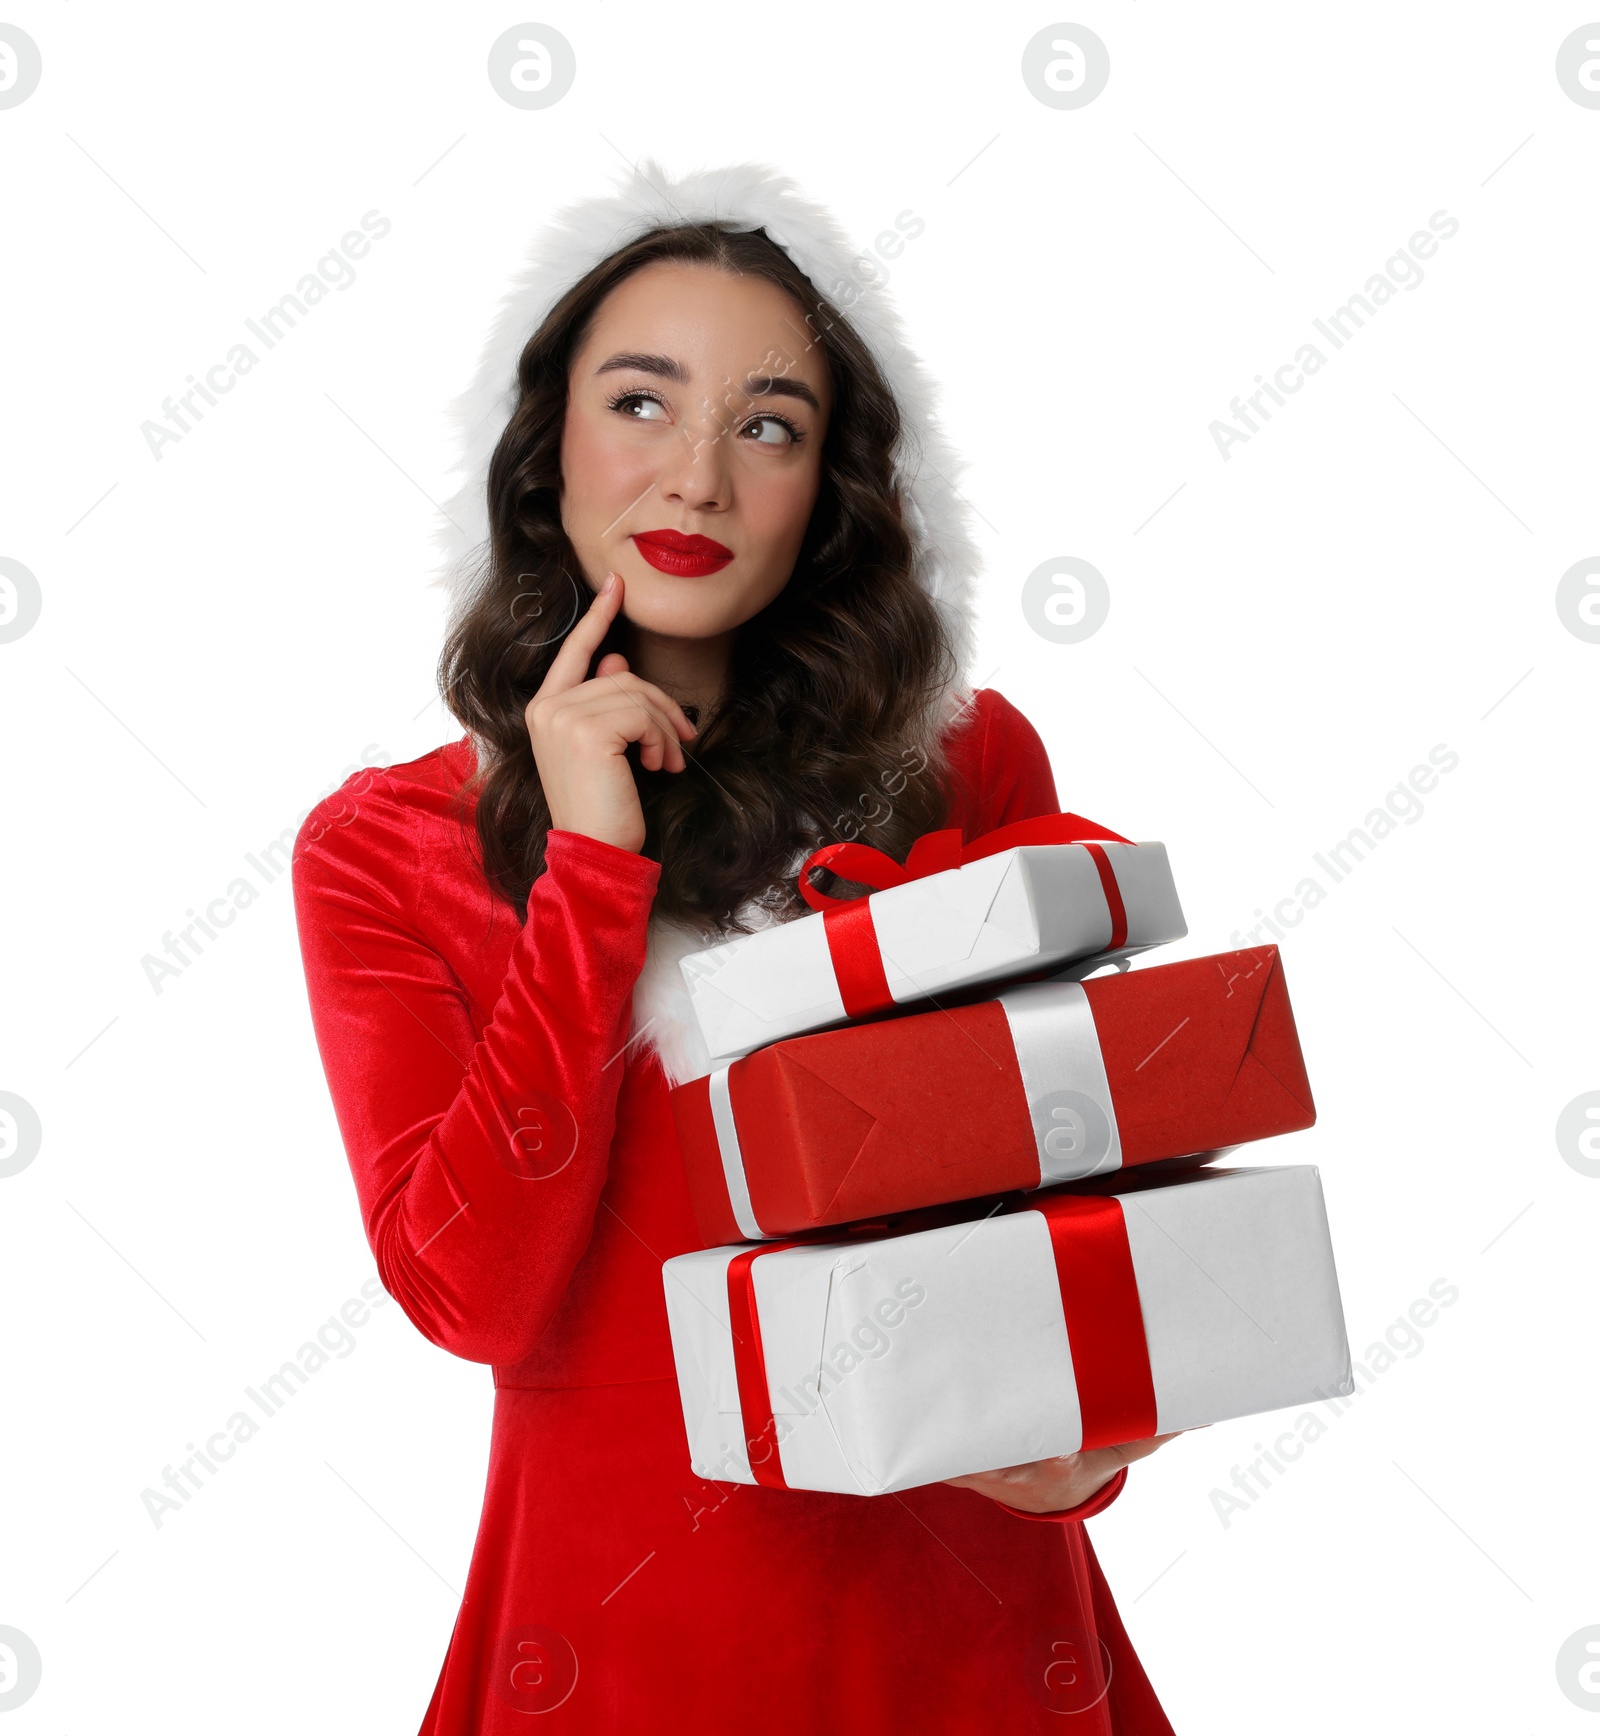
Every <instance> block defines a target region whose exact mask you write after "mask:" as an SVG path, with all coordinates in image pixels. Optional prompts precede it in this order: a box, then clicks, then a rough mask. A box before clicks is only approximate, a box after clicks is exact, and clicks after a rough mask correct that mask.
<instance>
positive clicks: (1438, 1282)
mask: <svg viewBox="0 0 1600 1736" xmlns="http://www.w3.org/2000/svg"><path fill="white" fill-rule="evenodd" d="M1429 1296H1431V1297H1432V1298H1433V1300H1432V1301H1431V1302H1430V1301H1429V1300H1428V1297H1429ZM1460 1296H1461V1291H1460V1290H1459V1289H1458V1288H1457V1287H1456V1286H1455V1285H1454V1284H1452V1283H1451V1282H1450V1281H1449V1279H1447V1278H1435V1279H1434V1280H1433V1282H1432V1283H1431V1284H1430V1285H1429V1286H1428V1295H1427V1296H1418V1297H1417V1298H1416V1300H1415V1301H1414V1302H1412V1304H1411V1306H1410V1307H1409V1308H1408V1309H1407V1310H1406V1311H1405V1313H1404V1314H1401V1315H1397V1316H1396V1318H1395V1319H1394V1320H1393V1321H1391V1322H1390V1324H1389V1326H1388V1327H1387V1328H1385V1330H1384V1334H1383V1337H1382V1338H1381V1339H1376V1340H1374V1341H1373V1342H1372V1343H1371V1344H1369V1345H1368V1346H1367V1349H1366V1353H1365V1355H1364V1357H1363V1359H1362V1360H1361V1361H1360V1362H1352V1363H1351V1365H1350V1372H1351V1375H1352V1377H1353V1379H1354V1386H1353V1388H1352V1391H1351V1393H1350V1394H1349V1395H1348V1396H1344V1397H1340V1396H1337V1395H1334V1394H1331V1393H1323V1392H1322V1391H1321V1389H1320V1388H1319V1389H1318V1392H1317V1397H1318V1399H1319V1400H1320V1401H1321V1403H1322V1405H1323V1406H1324V1407H1325V1408H1326V1409H1327V1410H1328V1411H1329V1412H1330V1413H1331V1415H1332V1416H1333V1417H1334V1418H1338V1417H1342V1416H1343V1415H1344V1414H1345V1413H1346V1412H1347V1411H1348V1410H1350V1409H1351V1408H1352V1407H1353V1406H1354V1404H1355V1402H1356V1400H1357V1399H1358V1398H1360V1397H1361V1395H1362V1393H1363V1392H1365V1391H1366V1389H1367V1387H1370V1386H1371V1385H1372V1383H1373V1381H1375V1380H1376V1379H1377V1378H1378V1376H1379V1375H1380V1374H1385V1373H1387V1372H1388V1370H1389V1369H1391V1368H1393V1367H1394V1365H1395V1359H1396V1357H1397V1356H1400V1357H1404V1358H1405V1360H1406V1361H1407V1362H1410V1361H1411V1360H1412V1359H1413V1358H1415V1357H1418V1356H1420V1355H1421V1354H1422V1352H1423V1350H1424V1348H1425V1347H1426V1345H1427V1340H1426V1339H1425V1338H1424V1337H1423V1336H1422V1333H1421V1331H1420V1330H1419V1329H1420V1328H1422V1327H1425V1326H1432V1325H1433V1324H1434V1322H1435V1321H1436V1320H1437V1319H1438V1318H1439V1309H1440V1308H1448V1307H1450V1305H1451V1304H1452V1303H1454V1302H1456V1301H1458V1300H1459V1299H1460ZM1435 1303H1437V1304H1438V1306H1437V1307H1436V1306H1435V1305H1434V1304H1435ZM1363 1383H1365V1384H1363ZM1328 1428H1329V1424H1328V1423H1327V1422H1325V1421H1324V1420H1323V1419H1322V1418H1321V1417H1319V1416H1318V1415H1317V1413H1316V1412H1315V1411H1309V1410H1308V1411H1302V1412H1301V1413H1300V1415H1299V1416H1297V1417H1296V1418H1295V1419H1294V1426H1293V1427H1292V1428H1289V1429H1285V1430H1284V1432H1283V1433H1282V1434H1281V1435H1279V1436H1278V1438H1277V1439H1276V1440H1275V1441H1274V1442H1273V1443H1272V1446H1271V1447H1270V1448H1268V1447H1267V1446H1265V1445H1264V1444H1263V1443H1262V1442H1260V1441H1257V1442H1256V1452H1257V1453H1259V1454H1260V1457H1259V1458H1257V1459H1254V1460H1252V1461H1251V1462H1250V1464H1248V1465H1244V1466H1239V1465H1235V1466H1234V1467H1233V1471H1232V1475H1231V1476H1230V1478H1229V1481H1230V1482H1231V1483H1232V1484H1233V1488H1234V1490H1235V1491H1237V1493H1231V1492H1230V1491H1229V1490H1227V1489H1213V1490H1212V1491H1211V1496H1210V1499H1211V1511H1212V1512H1213V1513H1215V1514H1216V1516H1217V1519H1218V1521H1219V1522H1220V1523H1221V1525H1222V1529H1223V1530H1224V1531H1226V1530H1227V1529H1228V1527H1229V1526H1230V1525H1231V1524H1232V1523H1233V1517H1234V1515H1235V1514H1236V1513H1248V1512H1249V1511H1250V1509H1251V1507H1253V1506H1254V1505H1255V1503H1256V1502H1257V1501H1259V1500H1260V1499H1261V1497H1262V1495H1263V1494H1264V1493H1265V1491H1266V1490H1268V1489H1270V1488H1271V1487H1272V1478H1271V1477H1269V1476H1268V1474H1267V1471H1268V1468H1269V1467H1270V1468H1271V1470H1272V1471H1274V1472H1276V1474H1277V1476H1278V1477H1279V1478H1280V1479H1281V1478H1282V1476H1283V1474H1284V1472H1285V1471H1286V1470H1287V1469H1288V1466H1289V1465H1291V1464H1293V1463H1294V1461H1295V1460H1296V1459H1298V1458H1300V1457H1302V1456H1303V1455H1304V1453H1305V1450H1306V1448H1307V1447H1308V1446H1310V1445H1311V1443H1312V1442H1313V1441H1319V1440H1321V1439H1322V1437H1323V1436H1324V1435H1325V1434H1326V1433H1327V1432H1328Z"/></svg>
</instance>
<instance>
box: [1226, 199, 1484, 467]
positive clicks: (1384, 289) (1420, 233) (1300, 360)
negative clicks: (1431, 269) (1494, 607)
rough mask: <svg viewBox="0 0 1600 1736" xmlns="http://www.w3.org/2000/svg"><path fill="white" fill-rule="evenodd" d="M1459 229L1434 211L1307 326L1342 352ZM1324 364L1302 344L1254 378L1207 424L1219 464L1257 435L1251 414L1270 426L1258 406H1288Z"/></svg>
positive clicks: (1311, 347)
mask: <svg viewBox="0 0 1600 1736" xmlns="http://www.w3.org/2000/svg"><path fill="white" fill-rule="evenodd" d="M1460 228H1461V225H1460V223H1458V222H1457V221H1456V219H1455V218H1454V217H1452V216H1451V215H1450V214H1449V212H1447V211H1444V210H1439V211H1435V212H1434V213H1433V215H1432V216H1431V217H1430V218H1429V219H1428V227H1427V228H1426V229H1418V230H1417V231H1416V232H1415V233H1414V234H1413V235H1412V236H1411V237H1410V239H1409V240H1408V241H1407V242H1406V244H1405V246H1404V247H1402V248H1401V249H1400V251H1399V252H1398V253H1394V254H1391V255H1390V257H1389V258H1388V259H1386V260H1385V261H1384V262H1383V270H1382V271H1378V272H1374V273H1373V275H1372V276H1371V277H1369V278H1368V279H1367V281H1366V283H1365V284H1364V285H1363V286H1362V288H1361V290H1359V291H1357V293H1356V294H1354V295H1352V296H1351V297H1350V299H1349V300H1348V301H1347V302H1345V303H1344V305H1343V306H1342V307H1337V308H1335V309H1334V310H1333V312H1332V313H1330V314H1329V315H1328V317H1327V318H1326V319H1325V320H1321V319H1314V320H1312V322H1311V323H1312V325H1314V326H1315V327H1316V328H1317V331H1318V332H1319V333H1320V334H1321V335H1322V337H1324V338H1325V339H1326V340H1327V342H1328V344H1329V345H1330V346H1331V347H1332V348H1333V349H1336V350H1342V349H1343V348H1344V346H1345V344H1346V343H1348V342H1349V340H1350V339H1351V338H1353V337H1354V336H1355V334H1356V333H1357V332H1358V331H1360V330H1361V329H1362V328H1363V327H1364V326H1365V324H1366V322H1367V321H1368V320H1369V319H1371V318H1373V316H1374V315H1375V314H1376V313H1377V311H1378V309H1379V308H1381V307H1383V306H1384V305H1385V304H1386V303H1387V302H1390V301H1393V299H1394V296H1395V292H1396V290H1400V289H1404V290H1413V289H1415V288H1416V287H1417V285H1418V284H1420V283H1421V282H1422V281H1423V277H1424V273H1423V269H1422V263H1421V262H1422V261H1423V260H1425V259H1431V258H1432V257H1433V256H1434V254H1435V253H1437V252H1438V250H1439V243H1440V241H1449V240H1450V239H1451V238H1452V237H1453V236H1454V235H1455V234H1456V233H1457V231H1458V230H1459V229H1460ZM1327 360H1328V358H1327V356H1326V355H1325V354H1324V353H1323V352H1322V350H1320V349H1319V348H1318V347H1317V345H1316V344H1314V343H1311V342H1309V341H1308V342H1306V343H1303V344H1301V346H1300V347H1299V349H1297V350H1296V351H1295V353H1294V356H1293V357H1292V359H1291V360H1289V361H1287V362H1285V363H1284V364H1283V366H1282V367H1280V368H1277V369H1275V370H1274V371H1273V375H1272V378H1271V379H1270V380H1268V379H1265V378H1264V377H1263V376H1262V375H1260V374H1257V375H1256V390H1255V391H1254V392H1251V393H1248V394H1247V395H1246V396H1245V397H1244V398H1242V399H1241V398H1235V399H1234V400H1233V402H1232V404H1230V405H1229V407H1228V410H1229V414H1230V415H1231V416H1232V417H1233V421H1232V422H1224V421H1220V420H1219V421H1214V422H1213V423H1212V424H1211V427H1210V434H1211V438H1212V440H1213V441H1214V442H1215V443H1216V448H1217V452H1218V454H1219V455H1220V456H1221V458H1222V461H1223V463H1224V464H1226V463H1227V462H1228V460H1229V459H1230V458H1231V457H1232V456H1233V454H1232V452H1231V451H1230V450H1229V449H1230V448H1231V447H1233V446H1239V445H1243V444H1244V442H1246V441H1247V440H1249V438H1250V436H1251V435H1252V434H1259V433H1260V432H1261V429H1260V426H1259V424H1258V423H1257V422H1256V421H1255V420H1254V419H1253V417H1252V409H1253V411H1254V415H1255V416H1258V417H1260V419H1261V421H1262V422H1270V421H1271V420H1272V411H1271V410H1270V409H1268V408H1267V406H1266V405H1265V404H1264V403H1263V402H1262V400H1263V399H1264V398H1270V399H1271V400H1272V402H1273V403H1274V404H1277V405H1279V406H1282V405H1284V404H1287V403H1288V401H1289V400H1288V398H1286V397H1285V396H1284V394H1285V393H1286V392H1287V393H1291V394H1292V393H1295V392H1298V391H1299V390H1300V388H1301V387H1302V386H1303V385H1304V384H1305V383H1306V381H1307V380H1308V379H1309V378H1310V377H1311V376H1312V375H1313V374H1316V373H1320V372H1321V370H1322V368H1323V367H1324V365H1325V364H1326V363H1327ZM1235 424H1237V426H1236V425H1235Z"/></svg>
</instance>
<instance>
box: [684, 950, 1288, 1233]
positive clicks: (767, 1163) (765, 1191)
mask: <svg viewBox="0 0 1600 1736" xmlns="http://www.w3.org/2000/svg"><path fill="white" fill-rule="evenodd" d="M671 1101H672V1108H673V1113H674V1118H675V1121H676V1124H677V1129H678V1141H679V1145H680V1147H681V1149H682V1152H683V1158H684V1166H685V1171H686V1173H687V1176H688V1181H689V1191H690V1195H691V1198H692V1200H693V1203H694V1209H695V1216H696V1219H697V1221H698V1223H699V1225H700V1229H701V1234H702V1238H703V1240H704V1242H705V1245H706V1246H708V1247H710V1246H715V1245H717V1244H720V1243H724V1242H731V1241H737V1240H745V1241H755V1240H758V1239H760V1238H762V1237H770V1236H782V1235H790V1234H793V1233H795V1232H798V1231H804V1230H808V1229H812V1228H815V1227H818V1226H822V1225H829V1224H843V1223H849V1222H851V1221H852V1220H856V1219H860V1218H869V1217H877V1216H881V1215H883V1214H885V1213H891V1212H901V1211H909V1210H913V1209H915V1208H917V1207H920V1206H926V1205H932V1204H936V1203H938V1202H941V1201H948V1200H964V1199H974V1198H977V1197H978V1196H980V1195H986V1194H997V1193H1003V1192H1005V1191H1006V1190H1008V1189H1011V1188H1034V1187H1044V1186H1048V1185H1050V1184H1052V1183H1055V1182H1066V1181H1074V1180H1078V1179H1080V1178H1082V1177H1085V1176H1091V1175H1097V1174H1104V1173H1106V1172H1107V1171H1110V1170H1115V1169H1119V1168H1122V1167H1125V1166H1128V1165H1132V1164H1140V1163H1150V1162H1153V1161H1155V1160H1157V1159H1161V1158H1169V1157H1180V1156H1185V1155H1187V1154H1190V1153H1194V1152H1205V1151H1213V1150H1215V1149H1217V1148H1218V1147H1222V1146H1230V1145H1237V1144H1242V1143H1244V1142H1245V1141H1248V1140H1255V1139H1266V1138H1269V1137H1270V1136H1272V1135H1274V1134H1278V1133H1289V1132H1292V1131H1294V1130H1295V1129H1297V1128H1302V1127H1309V1126H1311V1124H1312V1123H1313V1122H1314V1121H1315V1119H1316V1108H1315V1105H1314V1104H1313V1102H1312V1098H1311V1086H1310V1082H1309V1080H1308V1079H1307V1077H1306V1070H1305V1063H1304V1060H1303V1059H1302V1056H1301V1053H1300V1042H1299V1037H1298V1034H1297V1032H1296V1030H1295V1023H1294V1012H1293V1009H1292V1008H1291V1006H1290V1004H1289V993H1288V989H1287V987H1286V986H1285V983H1284V976H1283V965H1282V962H1281V960H1280V959H1279V956H1278V949H1277V948H1276V947H1275V946H1261V947H1247V948H1245V949H1243V950H1241V951H1238V952H1228V953H1221V954H1217V955H1214V956H1212V957H1207V958H1197V959H1184V960H1181V961H1179V962H1177V963H1174V964H1165V965H1154V966H1150V967H1148V968H1145V969H1141V970H1131V971H1128V972H1126V973H1124V974H1120V975H1116V976H1105V977H1099V978H1091V979H1090V980H1087V981H1081V982H1078V981H1062V980H1059V979H1052V980H1046V981H1044V982H1031V983H1025V984H1020V985H1017V986H1015V987H1012V988H1008V989H1006V990H1004V991H1002V992H1001V993H1000V994H999V995H997V996H996V997H995V998H994V999H992V1000H985V1001H980V1002H976V1003H969V1004H966V1005H962V1006H950V1007H943V1008H939V1009H936V1010H934V1011H932V1012H926V1013H908V1014H904V1015H902V1016H900V1017H898V1018H890V1019H881V1020H877V1021H875V1022H871V1023H867V1024H862V1025H853V1026H849V1027H847V1028H845V1029H843V1030H837V1031H823V1032H817V1033H814V1034H812V1035H810V1036H805V1037H795V1038H790V1039H789V1040H787V1041H785V1042H781V1043H775V1044H772V1045H770V1046H768V1047H767V1048H764V1049H761V1050H758V1051H757V1052H756V1053H755V1054H753V1055H747V1056H745V1057H744V1058H743V1059H741V1060H737V1061H734V1062H731V1063H729V1064H727V1065H724V1066H721V1067H719V1068H717V1069H716V1070H715V1071H714V1072H712V1073H711V1074H710V1075H708V1076H707V1077H706V1078H703V1079H696V1080H693V1081H691V1082H690V1083H689V1084H686V1085H680V1086H678V1087H677V1088H676V1089H675V1090H674V1091H673V1093H672V1097H671Z"/></svg>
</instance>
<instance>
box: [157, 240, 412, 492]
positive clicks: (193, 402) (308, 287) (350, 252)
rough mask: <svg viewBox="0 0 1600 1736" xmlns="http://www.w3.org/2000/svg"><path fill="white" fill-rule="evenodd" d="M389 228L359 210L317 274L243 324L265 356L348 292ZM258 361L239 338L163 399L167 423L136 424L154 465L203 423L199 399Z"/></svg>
mask: <svg viewBox="0 0 1600 1736" xmlns="http://www.w3.org/2000/svg"><path fill="white" fill-rule="evenodd" d="M391 227H392V225H391V224H390V222H389V219H388V218H387V217H385V216H383V215H382V214H381V213H380V212H378V211H377V210H372V211H366V212H363V213H362V216H361V227H360V228H359V229H349V230H346V232H345V233H344V234H343V235H342V236H341V237H340V238H339V244H338V246H337V247H331V248H329V250H328V251H327V252H326V253H325V254H323V256H322V257H321V258H320V259H319V260H318V261H317V265H316V270H315V271H308V272H307V273H306V274H305V276H304V277H302V278H301V279H300V281H299V282H298V283H297V284H296V285H295V286H294V288H293V290H291V291H290V292H289V293H288V294H286V295H283V296H280V297H279V299H278V300H277V301H276V302H275V303H273V305H272V306H271V307H269V308H267V309H266V310H265V311H264V312H263V313H262V314H261V316H260V317H259V318H258V319H247V320H246V321H245V322H244V323H245V326H246V327H247V328H248V330H249V332H250V335H251V336H252V337H253V338H254V339H255V341H256V342H257V343H258V344H259V345H260V346H261V348H262V350H263V352H265V351H266V350H271V349H276V348H277V346H278V344H279V343H280V342H281V341H282V340H283V339H284V338H286V337H287V336H288V335H289V333H290V332H291V331H293V330H294V328H295V326H296V325H297V324H298V323H299V322H300V321H301V320H303V319H304V318H305V317H306V315H307V314H308V313H309V312H310V311H311V309H312V308H314V307H315V306H316V305H317V303H318V302H320V301H322V300H323V299H324V298H325V297H326V296H327V294H328V292H329V290H332V289H338V290H345V289H348V288H349V287H350V285H351V284H352V283H354V282H355V280H356V268H355V261H356V260H358V259H364V258H365V257H366V255H367V253H368V252H369V251H370V250H371V247H372V244H373V242H374V241H381V240H383V238H384V236H386V235H387V234H388V233H389V231H390V229H391ZM260 359H261V358H260V357H259V356H258V355H257V354H256V352H255V350H253V349H252V348H251V347H250V345H249V344H247V343H245V342H244V341H243V340H240V341H239V342H238V343H236V344H234V346H233V347H232V348H231V349H230V350H229V351H228V353H227V355H225V356H224V357H223V359H222V360H221V361H220V362H215V363H213V364H212V366H210V367H209V368H207V369H206V371H205V378H204V379H197V378H196V377H195V376H194V375H193V374H190V375H189V376H188V384H189V389H188V391H186V392H177V393H174V394H173V396H172V397H170V398H163V399H162V401H161V414H162V415H163V416H164V417H165V418H166V421H164V422H156V421H147V422H142V423H140V425H139V432H140V433H141V434H143V435H144V443H145V445H146V446H148V447H149V449H150V456H151V457H152V458H153V459H155V461H156V463H157V464H159V463H160V462H161V458H162V448H163V447H164V446H176V445H177V444H178V442H179V441H180V440H182V439H183V437H184V435H185V434H192V433H193V432H194V424H195V423H197V422H201V421H204V419H205V410H204V409H202V408H201V403H200V402H197V400H199V401H203V402H204V403H205V404H206V405H209V406H211V407H213V408H214V407H215V406H216V405H217V404H218V403H220V402H221V396H219V394H221V395H225V394H227V393H228V392H231V391H232V390H233V388H234V387H235V386H237V385H238V383H239V381H240V380H241V379H242V378H243V377H244V375H246V374H248V373H249V372H250V371H251V370H252V369H253V368H254V367H255V365H256V363H257V362H258V361H259V360H260Z"/></svg>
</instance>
